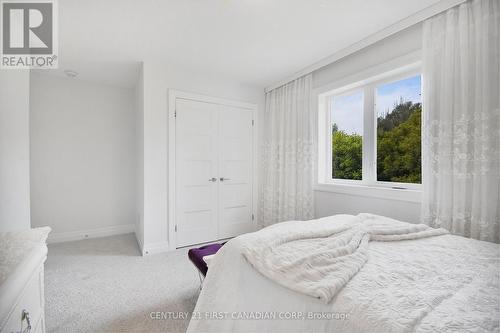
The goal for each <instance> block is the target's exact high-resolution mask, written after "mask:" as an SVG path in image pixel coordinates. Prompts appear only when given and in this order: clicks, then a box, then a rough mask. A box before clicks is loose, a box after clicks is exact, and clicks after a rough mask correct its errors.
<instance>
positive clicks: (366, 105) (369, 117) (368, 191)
mask: <svg viewBox="0 0 500 333" xmlns="http://www.w3.org/2000/svg"><path fill="white" fill-rule="evenodd" d="M410 58H413V56H411V57H410ZM402 60H403V58H402ZM403 61H404V60H403ZM396 63H398V61H396ZM393 65H394V64H393ZM387 66H390V64H387V65H386V66H384V65H382V67H387ZM370 72H371V71H370V70H368V71H367V73H370ZM379 73H380V72H379ZM415 75H422V73H421V62H420V61H418V60H417V61H413V62H406V64H401V63H399V64H398V66H397V67H396V66H393V67H392V69H390V70H388V68H386V70H385V71H384V72H383V73H382V74H378V75H373V73H372V74H371V75H366V76H365V77H364V78H362V79H360V78H359V75H357V77H356V79H357V80H356V81H354V80H353V81H351V83H347V84H346V82H348V79H347V80H346V79H343V80H342V82H339V83H337V84H335V83H334V84H330V85H328V86H326V87H322V88H319V89H317V90H316V94H317V97H318V98H317V110H318V179H317V184H316V186H315V190H318V191H328V192H338V193H344V194H352V195H362V196H374V197H381V198H391V199H395V200H403V201H410V202H419V201H420V196H421V188H422V185H421V184H411V183H398V182H383V181H377V165H376V163H377V157H376V154H377V147H376V136H375V133H376V130H377V123H376V112H375V108H376V105H375V88H376V87H377V86H379V85H381V84H385V83H390V82H394V81H398V80H402V79H405V78H409V77H412V76H415ZM360 90H362V91H363V177H362V178H363V179H362V180H348V179H332V178H331V170H332V169H331V167H332V166H331V139H330V135H329V133H331V128H330V127H331V123H330V112H329V110H330V108H329V105H328V103H329V100H330V98H329V97H331V96H333V95H335V96H338V95H344V94H349V93H353V92H356V91H360Z"/></svg>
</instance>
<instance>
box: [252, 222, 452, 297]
mask: <svg viewBox="0 0 500 333" xmlns="http://www.w3.org/2000/svg"><path fill="white" fill-rule="evenodd" d="M447 233H448V232H447V231H446V230H445V229H441V228H440V229H434V228H431V227H429V226H427V225H424V224H411V223H406V222H401V221H397V220H393V219H390V218H387V217H383V216H378V215H372V214H359V215H357V216H351V215H337V216H335V217H334V218H327V219H318V220H314V221H310V222H304V223H303V224H294V225H293V227H291V224H290V223H279V224H276V225H274V226H272V227H269V228H265V229H262V230H261V231H259V232H256V233H254V234H253V235H252V236H253V237H249V238H248V239H247V240H246V241H245V242H244V244H243V249H242V254H243V256H244V257H245V258H246V259H247V260H248V262H249V263H250V264H251V265H252V266H253V267H254V268H255V269H256V270H257V271H259V272H260V273H261V274H263V275H264V276H266V277H267V278H269V279H271V280H273V281H274V282H276V283H279V284H280V285H282V286H285V287H287V288H289V289H292V290H294V291H297V292H300V293H303V294H306V295H309V296H313V297H317V298H320V299H322V300H324V301H325V302H327V303H328V302H330V301H331V300H332V298H333V297H334V296H335V295H336V294H337V293H338V292H339V290H340V289H342V288H343V287H344V286H345V285H346V284H347V282H349V280H350V279H351V278H352V277H353V276H354V275H356V273H357V272H359V270H360V269H361V268H362V267H363V266H364V264H365V263H366V261H367V259H368V256H369V251H368V242H370V241H377V242H388V241H401V240H412V239H420V238H427V237H432V236H439V235H443V234H447Z"/></svg>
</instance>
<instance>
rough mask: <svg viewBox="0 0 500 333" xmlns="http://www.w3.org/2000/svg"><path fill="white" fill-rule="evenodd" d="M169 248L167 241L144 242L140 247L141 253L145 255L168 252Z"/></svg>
mask: <svg viewBox="0 0 500 333" xmlns="http://www.w3.org/2000/svg"><path fill="white" fill-rule="evenodd" d="M170 250H171V249H170V247H169V245H168V242H158V243H151V244H144V246H143V248H142V255H144V256H145V255H149V254H155V253H161V252H168V251H170Z"/></svg>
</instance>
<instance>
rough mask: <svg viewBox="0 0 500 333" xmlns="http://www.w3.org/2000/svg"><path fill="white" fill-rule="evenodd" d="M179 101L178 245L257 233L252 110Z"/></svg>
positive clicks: (177, 143) (177, 158)
mask: <svg viewBox="0 0 500 333" xmlns="http://www.w3.org/2000/svg"><path fill="white" fill-rule="evenodd" d="M175 104H176V121H175V125H176V131H175V135H176V143H175V146H176V184H175V187H176V214H175V215H176V230H177V232H176V236H177V239H176V243H177V247H182V246H187V245H192V244H198V243H205V242H210V241H214V240H218V239H224V238H229V237H233V236H236V235H239V234H242V233H245V232H249V231H253V230H254V229H255V228H254V222H253V109H247V108H241V107H235V106H228V105H222V104H215V103H208V102H203V101H196V100H189V99H183V98H177V99H176V102H175Z"/></svg>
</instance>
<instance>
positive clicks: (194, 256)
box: [188, 243, 223, 276]
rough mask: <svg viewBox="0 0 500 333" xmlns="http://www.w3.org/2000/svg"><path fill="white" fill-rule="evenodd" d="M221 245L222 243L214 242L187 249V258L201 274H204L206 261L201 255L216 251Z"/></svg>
mask: <svg viewBox="0 0 500 333" xmlns="http://www.w3.org/2000/svg"><path fill="white" fill-rule="evenodd" d="M222 245H223V244H219V243H214V244H209V245H205V246H202V247H199V248H196V249H191V250H189V251H188V257H189V260H191V261H192V262H193V264H194V265H195V266H196V268H198V270H199V271H200V272H201V274H203V276H206V275H207V271H208V266H207V263H206V262H205V261H204V260H203V257H206V256H209V255H212V254H215V253H217V251H219V249H220V248H221V247H222Z"/></svg>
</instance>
